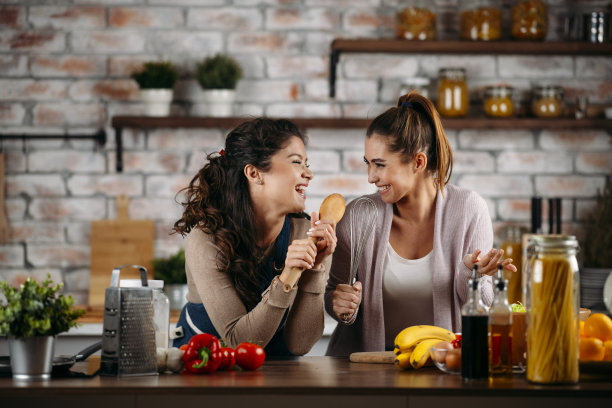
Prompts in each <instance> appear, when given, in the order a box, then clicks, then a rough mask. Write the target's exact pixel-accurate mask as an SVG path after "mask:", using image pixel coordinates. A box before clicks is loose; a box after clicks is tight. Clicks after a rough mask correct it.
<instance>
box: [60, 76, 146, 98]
mask: <svg viewBox="0 0 612 408" xmlns="http://www.w3.org/2000/svg"><path fill="white" fill-rule="evenodd" d="M68 95H69V96H70V98H71V99H72V100H74V101H86V102H89V101H98V100H119V101H138V100H139V99H140V88H139V87H138V84H137V83H136V82H135V81H133V80H132V79H118V80H105V81H90V80H81V81H74V82H73V83H72V84H71V85H70V87H69V88H68Z"/></svg>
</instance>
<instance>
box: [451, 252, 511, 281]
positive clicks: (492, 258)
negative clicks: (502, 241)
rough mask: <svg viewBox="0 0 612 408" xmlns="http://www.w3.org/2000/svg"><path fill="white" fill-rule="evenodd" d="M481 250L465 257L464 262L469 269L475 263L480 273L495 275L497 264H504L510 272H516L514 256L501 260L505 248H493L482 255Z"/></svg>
mask: <svg viewBox="0 0 612 408" xmlns="http://www.w3.org/2000/svg"><path fill="white" fill-rule="evenodd" d="M481 252H482V251H481V250H480V249H477V250H476V251H474V253H473V254H467V255H466V256H465V257H464V258H463V263H464V264H465V266H467V267H468V269H472V268H474V264H478V273H480V274H481V275H493V274H495V272H497V265H498V264H501V265H503V268H504V269H505V270H507V271H510V272H516V266H514V265H512V258H506V259H504V260H503V261H501V262H500V259H501V258H502V256H503V255H504V250H503V249H495V248H493V249H491V250H490V251H489V252H487V253H486V254H484V255H482V256H481Z"/></svg>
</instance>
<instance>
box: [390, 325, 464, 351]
mask: <svg viewBox="0 0 612 408" xmlns="http://www.w3.org/2000/svg"><path fill="white" fill-rule="evenodd" d="M423 339H438V340H444V341H453V340H455V334H454V333H453V332H451V331H450V330H446V329H444V328H442V327H438V326H428V325H418V326H410V327H406V328H405V329H404V330H402V331H401V332H399V333H398V335H397V336H396V337H395V342H394V343H395V350H394V351H395V354H398V351H399V353H402V352H403V351H404V350H408V349H409V348H410V347H414V346H415V345H416V344H417V343H418V342H419V341H421V340H423Z"/></svg>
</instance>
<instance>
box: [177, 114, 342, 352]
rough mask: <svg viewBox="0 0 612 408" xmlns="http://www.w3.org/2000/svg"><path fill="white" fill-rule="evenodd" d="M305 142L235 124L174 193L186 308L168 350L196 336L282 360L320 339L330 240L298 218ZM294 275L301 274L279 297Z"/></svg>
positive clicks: (264, 126)
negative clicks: (254, 347)
mask: <svg viewBox="0 0 612 408" xmlns="http://www.w3.org/2000/svg"><path fill="white" fill-rule="evenodd" d="M305 142H306V137H305V136H304V134H303V133H302V132H301V131H300V129H298V127H297V126H296V125H294V124H293V123H292V122H290V121H288V120H282V119H281V120H272V119H265V118H259V119H253V120H250V121H247V122H244V123H242V124H241V125H239V126H237V127H236V128H235V129H233V130H232V131H231V132H230V133H229V134H228V136H227V139H226V141H225V148H224V149H223V150H221V151H220V152H219V153H212V154H209V155H208V157H207V158H208V162H207V163H206V164H205V165H204V167H202V168H201V169H200V170H199V171H198V173H197V174H196V175H195V177H193V179H192V180H191V182H190V183H189V186H188V187H187V188H185V189H184V190H183V192H184V193H185V201H184V202H183V203H182V206H183V207H184V211H183V215H182V217H181V219H179V220H178V221H177V222H176V223H175V224H174V231H175V232H178V233H180V234H181V235H183V236H187V242H186V245H185V271H186V273H187V283H188V293H187V301H188V303H187V304H186V305H185V306H184V307H183V310H182V311H181V315H180V318H179V321H178V323H177V327H179V326H180V327H182V330H183V332H184V336H183V337H181V338H178V339H175V340H174V346H175V347H179V346H180V345H182V344H185V343H187V342H188V341H189V339H190V338H191V337H192V336H194V335H195V334H197V333H201V332H204V333H210V334H213V335H216V336H218V337H219V338H221V339H223V340H224V341H225V343H226V344H227V345H228V346H231V347H236V346H237V345H238V344H239V343H241V342H244V341H250V342H257V343H260V344H262V346H264V349H265V351H266V354H267V355H269V356H270V355H271V356H290V355H302V354H305V353H307V352H308V351H309V350H310V348H311V347H312V346H313V345H314V343H315V342H316V341H317V340H318V339H319V338H320V337H321V335H322V333H323V325H324V323H323V294H324V291H325V283H326V281H327V271H329V265H330V263H331V257H330V255H331V254H332V253H333V252H334V249H335V247H336V233H335V224H334V223H333V222H332V221H328V220H319V219H318V216H317V214H316V213H313V214H312V217H311V218H310V220H309V219H308V216H307V215H306V214H305V213H304V212H303V211H304V208H305V204H304V203H305V200H306V195H305V190H306V188H307V187H308V183H309V182H310V180H312V178H313V173H312V171H311V170H310V169H309V168H308V167H309V166H308V164H307V157H306V148H305ZM307 236H308V237H314V238H317V239H318V241H317V244H314V243H313V241H312V240H311V239H309V238H306V237H307ZM294 267H295V268H299V269H301V270H304V272H302V275H301V276H300V279H299V281H298V283H297V285H296V286H295V287H293V289H291V290H290V291H289V292H285V291H284V290H283V283H284V282H285V281H286V280H287V276H288V273H289V270H290V269H291V268H294Z"/></svg>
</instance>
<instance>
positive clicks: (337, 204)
mask: <svg viewBox="0 0 612 408" xmlns="http://www.w3.org/2000/svg"><path fill="white" fill-rule="evenodd" d="M345 208H346V201H345V200H344V197H342V196H341V195H340V194H337V193H334V194H331V195H329V196H327V197H326V198H325V200H323V202H322V203H321V207H320V208H319V219H320V220H331V221H334V222H335V223H338V221H340V220H341V219H342V216H343V215H344V210H345ZM310 239H311V240H312V242H314V243H315V244H316V243H317V241H318V238H316V237H310ZM303 271H304V270H303V269H300V268H291V270H290V271H289V275H288V276H287V280H286V282H285V283H284V285H283V290H284V291H285V292H289V291H290V290H291V289H292V288H293V287H294V286H295V284H296V283H297V281H298V280H299V279H300V276H301V275H302V272H303Z"/></svg>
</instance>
